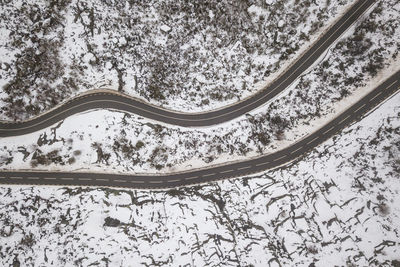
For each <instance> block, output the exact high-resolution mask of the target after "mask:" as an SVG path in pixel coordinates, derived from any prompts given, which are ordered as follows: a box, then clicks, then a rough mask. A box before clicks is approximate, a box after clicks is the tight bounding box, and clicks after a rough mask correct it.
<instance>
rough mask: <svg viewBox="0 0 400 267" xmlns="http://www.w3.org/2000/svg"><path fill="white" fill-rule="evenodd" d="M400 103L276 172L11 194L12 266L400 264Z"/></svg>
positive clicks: (2, 196) (5, 212) (0, 215)
mask: <svg viewBox="0 0 400 267" xmlns="http://www.w3.org/2000/svg"><path fill="white" fill-rule="evenodd" d="M399 103H400V101H399V95H397V96H396V97H393V98H392V99H391V100H389V101H388V102H386V103H385V104H383V105H382V106H381V107H379V108H378V109H377V110H375V111H374V112H372V113H371V114H369V115H368V116H367V117H365V118H364V119H362V120H361V121H360V122H357V123H355V124H354V125H352V126H350V127H348V128H346V129H345V130H344V131H343V133H342V134H340V135H336V136H334V137H333V138H332V139H330V140H328V141H327V142H325V143H324V144H322V145H320V146H318V147H317V148H316V149H315V150H313V151H312V152H311V153H310V154H309V155H307V156H306V157H305V158H304V159H303V160H301V161H299V162H296V163H293V164H292V165H291V166H289V167H287V168H283V169H278V170H275V171H269V172H265V173H260V174H258V175H254V176H252V177H240V178H237V179H231V180H226V181H221V182H215V183H210V184H205V185H198V186H189V187H184V188H178V189H172V190H165V191H146V190H144V191H141V190H124V189H107V188H87V187H84V188H77V187H70V188H68V187H46V186H40V187H39V186H35V187H32V186H2V187H1V188H0V235H1V238H0V265H2V266H10V265H11V266H48V265H56V266H60V265H62V266H76V265H78V266H138V265H140V266H205V265H206V266H239V265H240V266H388V267H389V266H399V264H400V257H399V254H400V253H399V250H400V244H399V240H400V236H399V235H400V233H399V229H400V225H399V222H400V218H399V217H400V208H399V205H398V203H400V199H399V191H400V183H399V180H400V169H399V166H400V165H399V162H400V158H399V154H400V153H399V152H400V139H399V136H400V120H399V118H400V105H399Z"/></svg>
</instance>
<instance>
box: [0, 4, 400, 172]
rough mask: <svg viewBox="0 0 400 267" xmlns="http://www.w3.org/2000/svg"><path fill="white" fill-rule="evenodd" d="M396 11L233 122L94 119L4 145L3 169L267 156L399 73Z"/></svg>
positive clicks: (382, 10) (108, 115)
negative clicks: (191, 125) (189, 124)
mask: <svg viewBox="0 0 400 267" xmlns="http://www.w3.org/2000/svg"><path fill="white" fill-rule="evenodd" d="M399 9H400V3H398V1H395V0H390V1H381V2H379V3H378V4H377V5H376V6H375V7H374V8H373V9H372V11H371V13H369V14H368V15H367V16H366V17H365V18H364V19H363V20H361V21H360V22H358V23H357V24H356V25H354V27H353V28H352V29H351V30H350V31H349V32H348V34H347V35H346V36H343V37H342V38H341V39H339V40H338V42H337V43H336V44H335V45H334V46H333V47H332V48H331V49H330V50H329V51H328V52H327V53H326V55H324V56H323V57H322V58H321V60H320V62H319V63H318V64H316V65H315V66H314V67H313V68H311V69H310V71H309V72H308V73H306V74H304V75H303V76H302V78H301V79H299V80H298V81H297V82H295V83H294V84H293V85H292V86H291V87H289V88H288V89H287V90H285V91H284V92H283V93H282V94H281V95H280V96H278V97H277V98H276V99H274V100H273V101H271V102H270V103H267V104H266V105H264V106H262V107H260V108H259V109H257V110H255V111H253V112H251V113H250V114H247V115H245V116H242V117H240V118H237V119H236V120H234V121H231V122H227V123H224V124H222V125H218V126H213V127H207V128H199V129H187V128H182V127H173V126H170V125H160V124H158V123H157V122H154V121H150V120H147V119H142V118H139V117H137V116H135V115H132V114H125V113H121V112H115V111H108V110H98V111H91V112H87V113H83V114H78V115H75V116H72V117H70V118H68V119H66V120H65V121H64V122H62V123H60V124H57V125H55V127H52V128H48V129H45V130H43V131H39V132H36V133H32V134H29V135H24V136H20V137H10V138H1V139H0V141H1V144H2V146H1V147H0V168H2V169H32V168H33V169H42V170H43V169H44V170H92V171H105V172H136V173H137V172H139V173H140V172H146V173H149V172H157V171H159V172H171V171H180V170H184V169H192V168H195V167H202V166H209V165H210V164H218V163H225V162H227V161H233V160H240V159H243V158H248V157H252V156H257V155H260V154H265V153H270V152H272V151H275V150H277V149H280V148H282V147H284V146H287V145H289V144H292V143H293V142H295V141H296V140H298V139H300V138H302V137H304V136H305V135H306V134H308V133H311V132H313V131H315V130H316V129H318V128H319V127H320V126H321V125H323V124H324V123H325V122H326V121H329V120H331V118H333V117H334V116H336V115H337V114H338V113H340V112H341V111H342V110H343V109H345V108H346V107H348V106H350V105H352V103H354V102H355V101H357V100H358V99H359V98H361V97H362V96H363V95H364V94H366V93H367V92H369V91H370V90H371V89H374V88H375V86H376V85H377V84H379V83H381V82H382V81H383V80H385V78H386V77H389V76H390V75H391V74H392V73H394V72H395V71H397V70H398V65H399V63H400V60H399V59H400V56H399V54H398V51H399V47H400V40H399V37H398V36H400V12H397V11H396V10H399ZM371 25H376V26H374V27H372V26H371Z"/></svg>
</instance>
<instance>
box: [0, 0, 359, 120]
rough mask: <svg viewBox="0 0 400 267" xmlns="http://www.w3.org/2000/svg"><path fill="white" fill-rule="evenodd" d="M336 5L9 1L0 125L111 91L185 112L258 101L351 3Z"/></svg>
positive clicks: (0, 47) (335, 1)
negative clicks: (245, 99)
mask: <svg viewBox="0 0 400 267" xmlns="http://www.w3.org/2000/svg"><path fill="white" fill-rule="evenodd" d="M352 3H354V1H351V0H330V1H297V0H290V1H287V0H274V1H271V2H270V3H269V2H268V3H267V2H265V1H247V2H246V1H239V2H238V1H231V0H223V1H196V2H187V1H183V0H179V1H176V0H166V1H139V2H137V1H136V2H131V1H125V2H120V1H99V0H96V1H83V2H82V1H78V0H68V1H61V2H57V1H50V2H49V1H44V0H40V1H34V2H32V1H27V0H16V1H2V2H1V3H0V5H1V8H0V33H1V35H0V36H1V37H0V88H1V90H0V99H1V102H0V104H1V107H2V108H1V109H0V119H12V120H13V119H24V118H28V117H32V116H34V115H37V114H40V113H41V112H43V111H45V110H48V109H49V108H51V107H53V106H55V105H56V104H58V103H60V102H62V101H63V100H65V99H67V98H69V97H71V96H73V95H76V94H78V93H79V92H84V91H87V90H90V89H96V88H99V87H107V88H112V89H117V90H119V91H122V92H125V93H127V94H129V95H132V96H136V97H139V98H142V99H144V100H146V101H150V102H151V103H153V104H157V105H162V106H164V107H168V108H171V109H175V110H179V111H204V110H206V109H213V108H217V107H221V106H224V105H226V104H229V103H233V102H236V101H238V100H239V99H242V98H243V97H246V96H248V95H251V94H253V93H254V92H255V91H257V90H258V89H259V88H260V87H261V86H262V85H264V84H265V81H267V80H271V79H272V78H273V77H275V76H276V75H278V74H279V72H280V71H282V70H284V69H285V68H286V66H287V65H288V64H290V63H291V62H292V60H293V59H294V58H295V57H297V56H298V55H299V54H301V53H302V52H303V51H304V50H305V49H307V47H308V46H309V45H310V44H311V43H312V42H313V41H314V40H315V39H316V38H318V36H319V35H320V34H321V33H323V32H324V31H325V30H326V29H327V27H329V26H330V25H331V24H332V23H333V22H334V21H335V20H336V19H338V18H339V17H340V15H341V14H342V13H343V12H344V11H345V10H346V9H347V8H349V7H350V6H351V4H352Z"/></svg>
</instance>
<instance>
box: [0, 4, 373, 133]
mask: <svg viewBox="0 0 400 267" xmlns="http://www.w3.org/2000/svg"><path fill="white" fill-rule="evenodd" d="M374 3H375V0H359V1H358V2H357V3H356V4H354V5H353V6H352V7H351V8H350V9H349V10H348V11H347V12H346V13H345V14H344V15H343V16H342V17H341V18H340V19H339V20H338V21H337V22H336V23H335V24H334V25H332V26H331V27H330V28H329V30H328V31H327V32H326V33H325V34H323V35H322V36H321V37H320V38H319V39H318V41H317V42H315V43H314V45H313V46H312V47H311V48H310V49H309V50H307V52H305V53H304V54H303V55H302V56H301V57H300V58H298V59H297V60H296V61H295V63H294V64H292V65H291V66H290V68H288V69H287V70H286V71H285V72H284V73H283V74H282V75H281V76H280V77H279V78H278V79H276V80H275V81H274V82H272V83H271V84H269V85H268V86H267V87H265V88H264V89H262V90H260V91H259V92H258V93H257V94H255V95H253V96H251V97H249V98H246V99H244V100H243V101H240V102H238V103H236V104H234V105H230V106H227V107H225V108H222V109H218V110H212V111H209V112H203V113H179V112H174V111H170V110H165V109H162V108H159V107H156V106H153V105H150V104H148V103H144V102H142V101H140V100H137V99H134V98H132V97H129V96H126V95H123V94H118V93H115V92H96V93H89V94H84V95H81V96H78V97H76V98H73V99H71V100H69V101H68V102H66V103H64V104H62V105H60V106H58V107H56V108H54V109H52V110H51V111H49V112H46V113H44V114H43V115H41V116H38V117H35V118H33V119H31V120H27V121H19V122H4V121H3V122H0V137H5V136H15V135H22V134H27V133H31V132H35V131H38V130H41V129H43V128H45V127H48V126H51V125H53V124H54V123H57V122H59V121H61V120H63V119H65V118H67V117H68V116H71V115H73V114H76V113H79V112H83V111H87V110H91V109H95V108H111V109H117V110H120V111H127V112H131V113H135V114H137V115H140V116H143V117H146V118H149V119H153V120H157V121H161V122H165V123H168V124H174V125H179V126H184V127H199V126H210V125H215V124H218V123H223V122H227V121H229V120H232V119H235V118H237V117H238V116H241V115H243V114H245V113H247V112H249V111H251V110H253V109H255V108H257V107H259V106H261V105H263V104H265V103H266V102H268V101H269V100H271V99H272V98H274V97H275V96H276V95H278V94H279V93H281V92H282V91H283V90H285V89H286V88H287V87H288V86H290V85H291V84H292V83H293V82H294V81H295V80H296V79H297V78H298V77H299V76H300V75H301V74H302V73H304V72H305V71H306V70H307V69H308V68H309V67H310V66H312V64H313V63H314V62H315V61H316V60H317V59H318V58H319V57H320V56H321V55H322V54H323V53H324V51H326V50H327V49H328V48H329V46H330V45H331V44H332V43H333V42H334V41H335V40H336V39H337V38H339V37H340V36H341V35H342V34H343V33H344V32H345V31H346V29H348V28H349V27H350V26H351V25H352V24H353V23H354V22H355V21H357V19H358V18H359V17H360V16H361V15H362V14H363V13H364V12H365V11H366V10H367V9H368V8H369V7H370V6H372V5H373V4H374Z"/></svg>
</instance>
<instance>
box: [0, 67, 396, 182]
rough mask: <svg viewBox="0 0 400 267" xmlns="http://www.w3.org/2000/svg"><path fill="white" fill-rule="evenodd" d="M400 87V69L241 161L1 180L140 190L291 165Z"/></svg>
mask: <svg viewBox="0 0 400 267" xmlns="http://www.w3.org/2000/svg"><path fill="white" fill-rule="evenodd" d="M399 89H400V71H398V72H397V73H395V74H394V75H392V76H391V77H390V78H389V79H387V80H386V81H385V82H383V83H382V84H381V85H379V86H378V87H377V88H375V89H374V90H373V91H372V92H370V93H369V94H368V95H366V96H365V97H364V98H362V99H361V100H360V101H358V102H357V103H356V104H354V105H353V106H352V107H350V108H348V109H347V110H345V111H344V112H343V113H342V114H340V115H339V116H338V117H336V118H335V119H333V120H332V121H330V122H329V123H327V124H326V125H325V126H323V127H322V128H321V129H319V130H318V131H316V132H315V133H313V134H310V135H309V136H307V137H305V138H303V139H302V140H300V141H299V142H297V143H295V144H293V145H291V146H290V147H287V148H285V149H283V150H280V151H277V152H275V153H272V154H269V155H264V156H261V157H259V158H255V159H249V160H246V161H242V162H232V163H228V164H226V165H221V166H215V167H209V168H202V169H196V170H192V171H187V172H181V173H171V174H161V175H123V174H106V173H78V172H16V171H10V172H0V183H3V184H35V185H75V186H107V187H128V188H140V189H159V188H172V187H178V186H183V185H190V184H197V183H206V182H210V181H215V180H220V179H227V178H232V177H238V176H244V175H248V174H252V173H257V172H261V171H264V170H268V169H272V168H275V167H278V166H281V165H284V164H288V163H290V162H291V161H293V160H296V159H298V158H300V157H302V156H304V155H305V154H306V153H307V152H308V151H309V150H311V149H312V148H314V147H315V146H317V145H319V144H320V143H322V142H323V141H325V140H326V139H328V138H329V137H331V136H332V135H334V134H335V133H336V132H338V131H340V130H341V129H343V128H344V127H346V126H347V125H349V124H350V123H351V122H353V121H355V120H357V119H359V118H360V116H362V115H363V114H365V113H366V112H368V111H370V110H371V109H372V108H374V107H375V106H377V105H378V104H380V103H381V102H382V101H384V100H385V99H386V98H388V97H390V96H392V95H393V94H394V93H396V92H397V91H398V90H399Z"/></svg>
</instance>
